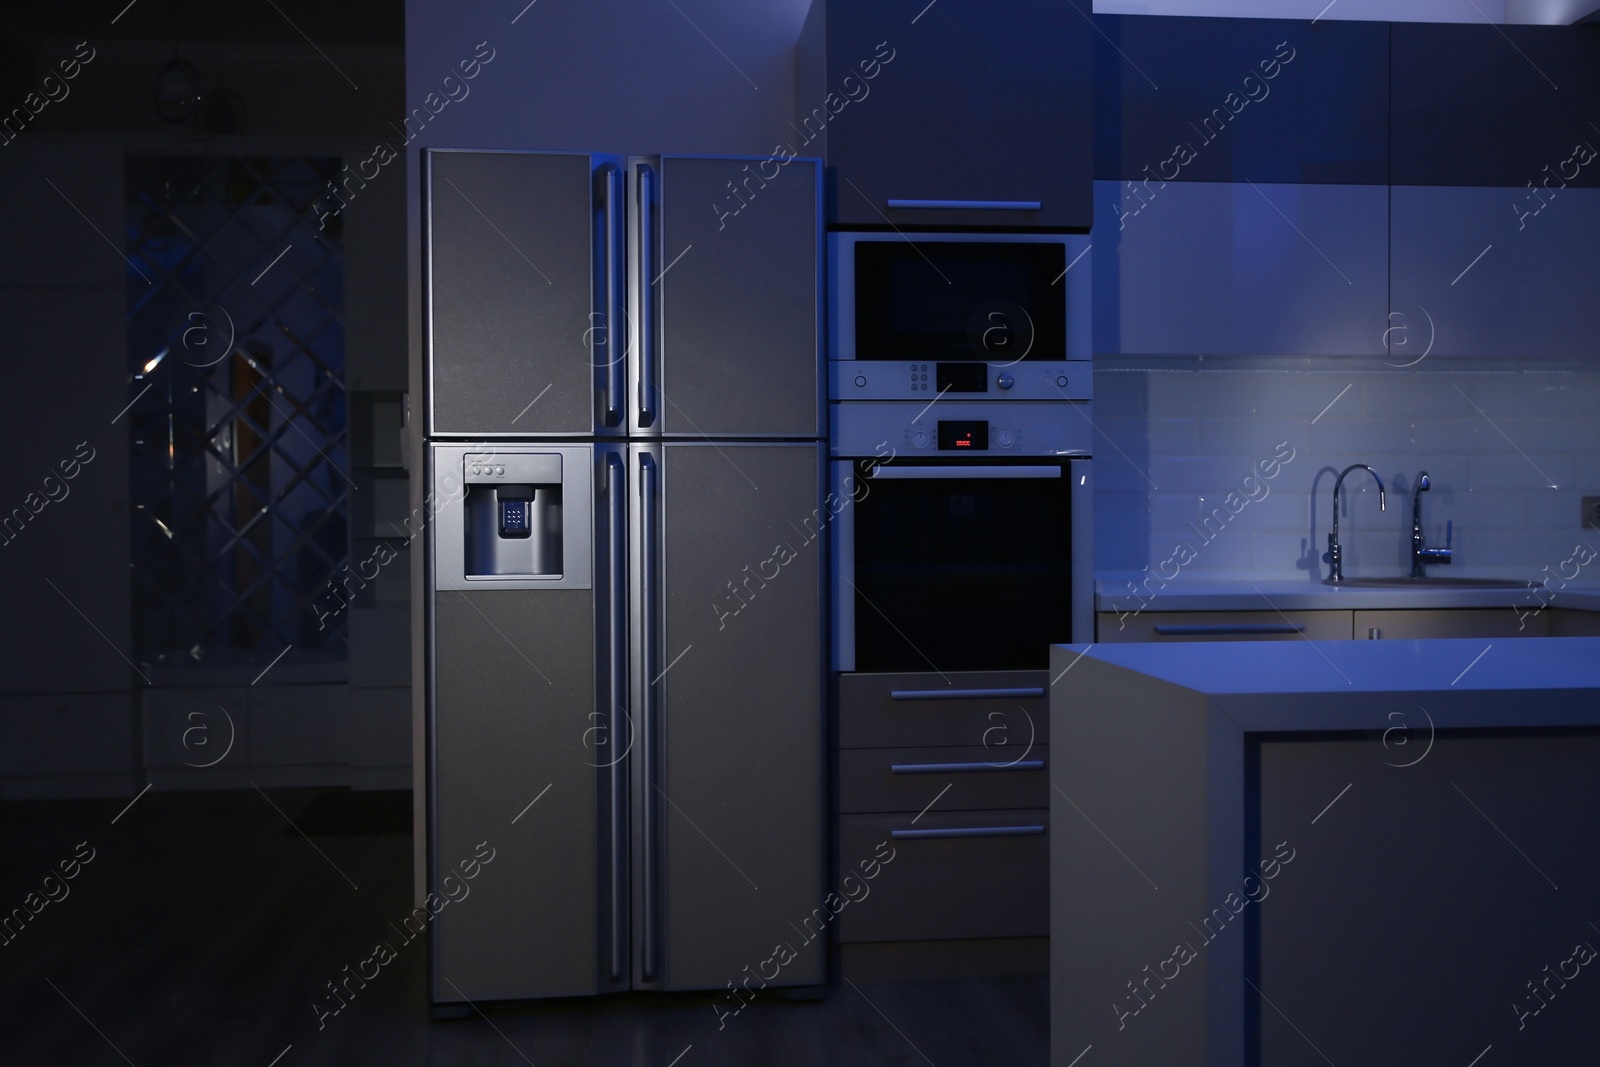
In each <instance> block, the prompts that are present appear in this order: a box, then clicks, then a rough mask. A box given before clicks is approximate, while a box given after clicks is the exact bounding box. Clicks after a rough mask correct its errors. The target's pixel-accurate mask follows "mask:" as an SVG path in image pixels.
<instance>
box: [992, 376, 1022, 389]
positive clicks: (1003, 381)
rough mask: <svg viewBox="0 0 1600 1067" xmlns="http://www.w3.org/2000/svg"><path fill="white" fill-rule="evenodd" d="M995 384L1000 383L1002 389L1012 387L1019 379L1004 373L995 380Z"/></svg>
mask: <svg viewBox="0 0 1600 1067" xmlns="http://www.w3.org/2000/svg"><path fill="white" fill-rule="evenodd" d="M994 384H996V385H998V386H999V387H1000V388H1002V389H1010V388H1011V387H1012V386H1013V385H1015V384H1017V380H1016V379H1015V378H1013V377H1012V376H1011V375H1009V374H1002V375H1000V377H998V378H996V379H995V380H994Z"/></svg>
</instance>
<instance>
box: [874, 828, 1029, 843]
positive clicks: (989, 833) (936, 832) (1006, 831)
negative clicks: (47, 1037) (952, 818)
mask: <svg viewBox="0 0 1600 1067" xmlns="http://www.w3.org/2000/svg"><path fill="white" fill-rule="evenodd" d="M1042 833H1044V827H1043V826H1038V825H1034V826H950V827H944V828H938V829H929V830H890V831H889V836H890V837H893V838H897V839H899V840H905V839H906V838H908V837H1037V836H1038V835H1039V834H1042Z"/></svg>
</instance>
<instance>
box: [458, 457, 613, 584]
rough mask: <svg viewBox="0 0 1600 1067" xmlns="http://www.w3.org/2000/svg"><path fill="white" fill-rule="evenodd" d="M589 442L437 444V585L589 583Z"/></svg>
mask: <svg viewBox="0 0 1600 1067" xmlns="http://www.w3.org/2000/svg"><path fill="white" fill-rule="evenodd" d="M593 463H594V458H593V455H592V450H591V449H590V448H588V447H585V446H573V445H553V446H544V447H541V446H538V445H496V446H488V445H473V446H468V445H435V446H434V448H433V457H432V480H433V486H432V488H433V495H432V499H433V502H434V504H433V506H434V507H436V508H437V509H438V512H437V515H438V518H437V528H436V531H435V533H436V536H435V539H434V547H435V553H436V554H435V558H434V563H435V574H436V578H437V581H436V583H435V584H436V587H437V588H440V589H467V588H476V587H485V586H487V587H491V588H500V589H531V588H552V587H554V588H588V587H589V584H590V573H591V555H592V551H593V549H592V543H591V542H592V538H591V534H592V531H593V508H594V503H593V493H592V485H593Z"/></svg>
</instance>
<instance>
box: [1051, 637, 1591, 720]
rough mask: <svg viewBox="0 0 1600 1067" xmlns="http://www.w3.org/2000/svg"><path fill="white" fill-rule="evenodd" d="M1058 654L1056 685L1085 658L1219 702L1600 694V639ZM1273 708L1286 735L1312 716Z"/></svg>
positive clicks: (1186, 646) (1517, 713)
mask: <svg viewBox="0 0 1600 1067" xmlns="http://www.w3.org/2000/svg"><path fill="white" fill-rule="evenodd" d="M1057 648H1058V649H1059V650H1060V651H1059V652H1058V653H1057V655H1055V656H1052V658H1051V664H1052V666H1053V667H1054V666H1058V665H1059V664H1061V663H1062V662H1063V660H1065V661H1066V662H1067V667H1066V669H1065V670H1061V671H1060V672H1059V673H1058V675H1057V677H1058V678H1059V677H1061V676H1065V675H1067V674H1069V673H1070V671H1071V669H1072V667H1074V666H1076V659H1077V658H1080V657H1082V656H1087V657H1089V658H1091V659H1093V660H1097V661H1099V662H1102V663H1107V664H1111V665H1113V666H1117V667H1123V668H1125V669H1127V670H1131V671H1137V672H1139V673H1140V674H1144V675H1148V676H1149V677H1152V678H1158V679H1160V680H1162V681H1165V682H1171V683H1172V684H1174V685H1179V686H1182V687H1183V688H1185V689H1192V690H1195V691H1196V692H1201V693H1207V694H1211V695H1224V694H1235V695H1243V694H1250V695H1254V696H1270V695H1284V696H1286V695H1300V694H1323V695H1327V694H1332V695H1338V694H1341V693H1419V692H1428V693H1440V692H1445V693H1454V694H1458V695H1459V694H1464V693H1473V692H1482V691H1485V690H1520V691H1548V690H1579V691H1597V690H1600V637H1547V638H1544V639H1543V640H1539V641H1487V640H1484V639H1483V638H1434V639H1429V640H1419V641H1285V642H1256V641H1215V642H1211V641H1206V642H1194V643H1183V644H1152V643H1134V644H1126V645H1061V646H1057ZM1587 706H1588V708H1589V711H1588V715H1589V716H1590V720H1592V719H1593V717H1594V716H1595V715H1596V714H1600V706H1597V705H1595V704H1594V702H1593V700H1592V699H1590V700H1589V701H1588V704H1587ZM1497 707H1498V710H1497V711H1496V712H1495V714H1497V715H1499V716H1502V717H1503V718H1504V722H1503V723H1500V724H1501V725H1511V724H1514V723H1518V722H1528V721H1532V720H1533V719H1534V718H1535V717H1536V716H1535V715H1534V714H1533V712H1532V709H1529V708H1525V707H1518V706H1513V705H1505V706H1503V707H1500V706H1497ZM1273 708H1274V712H1273V713H1274V714H1276V715H1280V716H1281V717H1282V719H1283V722H1282V723H1280V725H1281V726H1286V724H1289V723H1293V722H1296V721H1297V720H1296V716H1300V715H1301V713H1302V712H1303V711H1304V709H1303V708H1302V707H1300V706H1299V705H1295V704H1283V703H1281V702H1280V703H1278V704H1276V705H1273ZM1497 721H1498V720H1497ZM1586 721H1587V720H1586ZM1456 725H1466V723H1464V722H1463V723H1457V724H1456ZM1472 725H1484V724H1483V723H1472ZM1286 728H1287V726H1286ZM1300 728H1307V727H1300Z"/></svg>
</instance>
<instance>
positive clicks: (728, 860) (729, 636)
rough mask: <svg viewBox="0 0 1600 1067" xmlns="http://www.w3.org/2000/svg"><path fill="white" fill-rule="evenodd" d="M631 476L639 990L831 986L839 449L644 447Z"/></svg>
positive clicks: (636, 454) (806, 446)
mask: <svg viewBox="0 0 1600 1067" xmlns="http://www.w3.org/2000/svg"><path fill="white" fill-rule="evenodd" d="M631 463H632V466H633V470H632V476H633V477H632V481H633V482H634V484H635V485H636V486H637V496H636V501H637V504H636V507H637V511H636V517H635V520H634V534H635V542H634V563H635V567H636V570H637V581H636V583H635V588H634V593H633V596H634V616H635V621H634V627H635V631H634V632H635V636H636V640H635V642H634V649H635V663H634V671H633V673H634V677H635V695H634V706H635V708H636V709H638V710H641V711H642V719H643V721H642V723H641V735H640V740H641V742H642V751H636V756H635V778H634V817H635V823H636V826H637V827H638V828H639V832H638V833H636V834H635V842H636V850H635V864H634V869H635V872H636V877H635V886H636V891H635V902H636V903H635V906H636V916H637V917H636V922H635V924H634V929H635V932H636V944H637V949H636V953H635V967H636V972H635V984H636V985H638V986H642V987H645V988H658V989H721V988H724V987H725V986H726V985H727V984H728V983H730V982H733V983H735V984H739V983H742V982H744V981H746V980H747V978H748V976H749V975H751V974H754V973H757V972H761V973H763V975H764V980H765V982H766V984H768V985H773V986H778V985H814V984H820V983H822V982H823V981H824V980H825V978H826V974H827V968H826V958H825V948H824V946H825V944H826V942H827V933H826V931H824V932H823V933H822V935H821V936H817V935H816V934H815V933H814V932H813V931H814V930H815V929H816V927H817V925H818V924H817V922H816V921H815V920H814V919H813V921H812V922H811V923H810V924H809V925H807V924H806V922H805V920H806V919H808V918H810V917H811V916H813V913H814V911H815V910H817V909H822V910H821V914H823V915H827V914H828V912H827V910H826V909H825V908H824V907H823V905H824V899H823V898H824V894H825V886H824V877H823V875H824V871H825V852H824V840H825V798H824V794H823V784H824V769H823V768H824V763H823V759H824V745H825V738H824V733H823V722H824V713H823V691H822V685H823V658H822V657H823V631H822V621H823V614H822V605H823V603H824V600H823V595H822V588H823V575H824V573H825V571H826V567H825V562H826V560H825V555H824V552H825V549H826V545H827V538H826V537H825V536H822V534H821V532H820V531H819V528H820V527H821V526H822V525H823V524H825V522H826V520H827V518H828V516H829V515H830V512H829V511H828V510H827V508H826V507H825V506H824V505H823V502H822V498H821V487H822V470H823V454H822V446H821V445H819V444H818V443H816V442H810V443H799V444H778V443H773V444H765V443H748V444H735V443H730V442H683V443H667V444H659V445H640V446H635V447H634V448H633V455H632V459H631ZM808 933H811V934H812V936H810V937H807V934H808ZM780 944H786V945H787V946H788V947H789V952H788V953H786V954H780V953H778V951H777V946H779V945H780ZM780 955H786V956H789V957H791V958H787V959H785V960H784V962H782V963H781V964H780V963H778V962H776V960H777V958H778V957H779V956H780ZM746 968H749V970H748V971H747V970H746ZM774 971H776V972H777V973H774ZM752 988H759V986H754V985H753V986H752Z"/></svg>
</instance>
